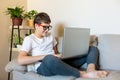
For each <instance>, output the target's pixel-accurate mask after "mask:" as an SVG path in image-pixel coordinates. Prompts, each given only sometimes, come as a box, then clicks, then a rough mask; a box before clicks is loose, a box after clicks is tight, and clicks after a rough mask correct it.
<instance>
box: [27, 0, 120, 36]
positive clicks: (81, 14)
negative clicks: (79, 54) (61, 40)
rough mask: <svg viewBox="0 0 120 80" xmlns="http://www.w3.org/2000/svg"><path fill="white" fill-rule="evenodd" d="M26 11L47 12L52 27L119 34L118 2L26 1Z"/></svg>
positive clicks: (85, 0) (119, 3)
mask: <svg viewBox="0 0 120 80" xmlns="http://www.w3.org/2000/svg"><path fill="white" fill-rule="evenodd" d="M27 3H28V11H29V10H31V9H36V10H38V11H39V12H47V13H48V14H49V15H50V17H51V19H52V23H51V24H52V25H53V26H57V25H59V24H62V25H64V26H68V27H88V28H91V34H103V33H111V34H120V0H28V2H27Z"/></svg>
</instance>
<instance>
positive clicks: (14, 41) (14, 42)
mask: <svg viewBox="0 0 120 80" xmlns="http://www.w3.org/2000/svg"><path fill="white" fill-rule="evenodd" d="M22 43H23V38H22V37H20V42H19V37H18V35H17V34H14V35H13V45H14V47H15V48H16V47H17V45H22Z"/></svg>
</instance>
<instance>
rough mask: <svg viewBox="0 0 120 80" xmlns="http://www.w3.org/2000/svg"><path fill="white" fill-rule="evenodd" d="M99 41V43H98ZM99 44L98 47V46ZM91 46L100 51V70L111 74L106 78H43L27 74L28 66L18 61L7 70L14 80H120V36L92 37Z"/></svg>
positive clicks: (6, 68)
mask: <svg viewBox="0 0 120 80" xmlns="http://www.w3.org/2000/svg"><path fill="white" fill-rule="evenodd" d="M97 40H98V41H97ZM97 42H98V45H97ZM90 45H94V46H97V47H98V49H99V51H100V60H99V61H100V68H101V69H102V70H107V71H108V72H109V74H108V76H107V77H106V78H99V79H89V78H75V77H72V76H59V75H56V76H51V77H46V76H41V75H38V74H36V73H35V72H27V67H26V66H21V65H19V64H18V63H17V60H16V59H13V60H12V61H11V62H9V63H8V64H7V65H6V67H5V70H6V72H11V73H12V74H13V76H12V80H120V63H119V62H118V61H120V35H112V34H103V35H99V36H98V37H96V36H91V37H90Z"/></svg>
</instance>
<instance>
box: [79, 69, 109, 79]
mask: <svg viewBox="0 0 120 80" xmlns="http://www.w3.org/2000/svg"><path fill="white" fill-rule="evenodd" d="M107 74H108V73H107V72H106V71H90V72H82V73H81V77H83V78H104V77H106V76H107Z"/></svg>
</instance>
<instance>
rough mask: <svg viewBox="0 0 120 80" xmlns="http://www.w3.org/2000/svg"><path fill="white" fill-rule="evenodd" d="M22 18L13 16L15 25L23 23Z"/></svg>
mask: <svg viewBox="0 0 120 80" xmlns="http://www.w3.org/2000/svg"><path fill="white" fill-rule="evenodd" d="M22 20H23V19H22V18H12V24H13V25H22Z"/></svg>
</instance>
